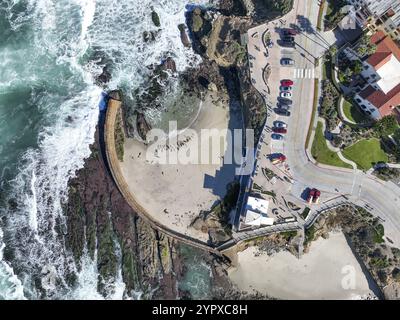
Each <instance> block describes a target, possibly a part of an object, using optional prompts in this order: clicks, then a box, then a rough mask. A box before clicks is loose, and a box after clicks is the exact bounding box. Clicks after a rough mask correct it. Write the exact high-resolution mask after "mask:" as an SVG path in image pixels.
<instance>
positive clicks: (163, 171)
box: [121, 93, 240, 241]
mask: <svg viewBox="0 0 400 320" xmlns="http://www.w3.org/2000/svg"><path fill="white" fill-rule="evenodd" d="M219 97H220V96H217V94H216V93H211V94H208V95H207V96H206V98H205V100H204V101H203V103H202V105H201V109H200V112H199V113H198V115H197V118H195V119H194V121H193V123H192V125H191V127H190V128H188V129H186V130H184V131H183V132H180V134H179V135H178V141H179V142H181V143H178V145H179V153H181V152H183V153H187V152H188V150H189V149H190V150H195V149H197V150H199V151H200V152H201V151H202V150H203V149H204V145H203V144H200V143H197V139H196V137H195V136H196V134H198V133H199V132H200V131H201V129H219V130H222V129H227V128H228V126H231V125H234V126H236V125H237V126H238V127H239V128H240V121H238V120H235V119H234V118H235V117H233V116H232V112H231V111H230V110H229V106H228V105H227V103H226V101H227V98H226V97H224V99H219ZM235 121H236V122H237V123H236V122H235ZM221 138H222V140H223V141H224V143H222V144H221V145H222V147H221V150H220V154H219V155H218V157H217V158H218V159H217V160H218V161H217V163H210V164H190V163H189V164H182V163H180V162H178V163H177V164H159V163H156V162H157V161H158V159H157V157H160V158H161V157H163V156H164V155H165V154H167V152H168V151H167V150H166V148H165V145H164V146H163V143H161V144H159V146H157V148H156V149H157V152H156V155H157V156H156V157H148V156H147V157H146V151H147V149H148V148H147V147H146V146H145V145H144V144H143V143H140V142H138V141H136V140H134V139H127V140H126V142H125V146H124V147H125V156H124V161H123V163H121V169H122V172H123V174H124V176H125V179H126V181H127V183H128V185H129V188H130V191H131V192H132V194H133V195H134V196H135V198H136V199H137V201H138V202H139V203H140V204H141V205H142V206H143V207H144V208H145V209H146V210H147V211H148V213H150V214H151V215H152V216H153V217H154V218H155V219H157V220H158V221H159V222H161V223H163V224H165V225H166V226H168V227H169V228H171V229H173V230H175V231H178V232H180V233H183V234H186V235H189V236H192V237H196V238H197V239H200V240H204V241H206V240H207V239H208V235H207V234H205V233H202V232H200V231H196V230H195V229H193V228H189V225H190V223H191V222H192V220H193V218H194V217H196V216H197V215H198V214H199V212H200V211H201V210H209V209H210V208H211V207H212V205H213V204H214V203H215V202H216V201H217V200H218V199H220V198H221V197H223V196H224V195H225V193H226V185H227V184H228V183H230V182H231V181H233V179H234V176H235V167H234V166H233V165H223V164H222V161H223V160H222V159H223V156H224V153H225V151H226V150H227V139H226V134H224V135H222V137H221ZM152 148H153V149H154V145H153V146H152ZM172 148H175V147H172ZM146 158H147V159H146Z"/></svg>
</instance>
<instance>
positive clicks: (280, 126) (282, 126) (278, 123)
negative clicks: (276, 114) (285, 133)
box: [274, 120, 287, 128]
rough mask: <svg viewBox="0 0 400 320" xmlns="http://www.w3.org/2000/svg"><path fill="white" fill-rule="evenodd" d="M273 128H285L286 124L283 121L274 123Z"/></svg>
mask: <svg viewBox="0 0 400 320" xmlns="http://www.w3.org/2000/svg"><path fill="white" fill-rule="evenodd" d="M274 127H275V128H287V124H286V123H285V122H283V121H279V120H277V121H274Z"/></svg>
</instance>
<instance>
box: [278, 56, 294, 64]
mask: <svg viewBox="0 0 400 320" xmlns="http://www.w3.org/2000/svg"><path fill="white" fill-rule="evenodd" d="M281 65H282V66H293V65H294V60H293V59H291V58H282V59H281Z"/></svg>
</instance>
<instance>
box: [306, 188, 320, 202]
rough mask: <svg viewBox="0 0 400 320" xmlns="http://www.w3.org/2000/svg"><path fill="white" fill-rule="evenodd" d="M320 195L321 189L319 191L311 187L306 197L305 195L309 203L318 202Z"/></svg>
mask: <svg viewBox="0 0 400 320" xmlns="http://www.w3.org/2000/svg"><path fill="white" fill-rule="evenodd" d="M320 196H321V191H319V190H318V189H315V188H314V189H311V190H310V192H309V193H308V197H307V202H308V203H309V204H311V203H315V204H316V203H318V201H319V197H320Z"/></svg>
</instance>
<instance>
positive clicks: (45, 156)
mask: <svg viewBox="0 0 400 320" xmlns="http://www.w3.org/2000/svg"><path fill="white" fill-rule="evenodd" d="M8 2H10V1H8ZM192 2H194V3H202V4H204V3H206V0H196V1H192ZM185 5H186V0H159V1H151V0H142V1H136V0H131V1H128V0H126V1H119V0H118V1H117V0H113V1H106V0H97V1H94V0H92V1H91V0H69V1H68V0H30V4H29V7H28V9H27V10H26V12H25V13H23V14H22V13H21V14H19V15H18V16H15V15H14V14H13V13H12V12H11V10H10V9H7V10H10V15H9V17H10V19H12V23H11V24H12V27H13V29H18V28H20V27H21V25H23V24H24V23H27V22H29V23H32V32H33V33H34V37H33V43H34V45H35V49H34V50H32V52H31V53H30V55H27V56H26V59H27V61H26V62H27V63H26V66H25V69H24V70H23V71H22V74H25V76H26V77H28V76H29V74H35V75H36V74H40V72H41V74H40V76H41V78H40V81H42V82H44V83H45V84H46V90H47V91H46V92H41V93H40V95H38V96H37V97H35V103H36V107H37V109H38V111H39V112H41V113H43V119H42V121H43V123H42V129H41V132H40V134H39V137H38V148H35V149H33V148H32V149H29V150H27V151H26V152H25V154H24V156H23V157H22V160H21V163H20V172H19V174H18V175H17V176H16V178H15V179H14V180H13V182H12V186H13V189H14V194H13V195H12V197H13V198H14V199H15V201H16V202H17V203H18V204H19V207H18V213H17V214H12V215H11V214H10V215H9V216H7V225H6V227H7V232H9V238H10V245H11V246H12V247H13V250H14V252H13V253H14V260H13V261H12V263H13V264H15V265H17V266H18V267H19V268H18V269H19V270H22V271H21V272H20V273H19V274H18V276H19V280H18V278H17V277H16V276H15V275H14V274H13V271H12V269H11V267H10V265H9V264H6V263H5V262H4V261H2V259H0V263H1V266H2V267H0V275H1V273H2V272H4V271H3V270H5V272H7V274H9V277H8V279H7V281H10V283H13V284H15V288H14V289H15V290H14V291H13V292H14V293H15V295H14V296H12V297H15V298H17V297H24V294H23V292H22V285H21V284H23V285H24V286H25V293H27V292H28V293H29V298H38V297H44V298H58V299H62V298H65V297H68V298H71V299H73V298H76V299H83V298H89V299H90V298H93V299H101V298H103V297H102V296H101V295H100V294H99V293H98V292H97V281H98V272H97V261H96V260H94V261H93V260H92V259H91V258H90V257H89V256H88V255H87V254H85V255H84V256H83V258H82V269H81V270H80V271H79V272H78V271H77V270H76V266H75V264H74V263H73V258H72V256H71V255H70V254H69V253H68V252H67V251H66V249H65V244H64V234H65V232H66V221H65V217H64V214H63V204H64V203H65V202H66V200H67V197H68V193H67V192H68V190H67V185H68V180H69V179H70V178H71V177H74V176H75V172H76V170H78V169H79V168H81V167H82V166H83V163H84V159H85V158H87V157H88V156H89V155H90V149H89V145H90V144H91V143H93V141H94V133H95V126H96V124H97V120H98V108H97V105H98V101H99V97H100V94H101V91H102V90H101V89H100V88H99V87H97V86H95V85H94V84H93V83H94V80H93V74H98V73H99V72H100V68H99V66H97V65H96V64H95V63H93V62H92V63H88V64H86V65H83V66H82V61H81V60H82V59H83V57H84V55H85V53H86V51H87V49H88V48H89V47H90V50H98V51H100V52H102V53H103V54H104V55H105V56H106V57H108V58H109V59H111V61H112V80H111V83H110V85H109V88H110V89H115V88H121V87H123V88H124V89H126V92H128V93H129V92H132V91H133V90H134V89H136V88H139V87H140V86H141V85H142V84H143V81H144V80H145V78H146V76H147V75H148V72H149V70H148V69H147V68H146V66H147V65H152V64H155V63H159V62H160V61H161V59H163V58H164V57H166V55H168V56H172V57H173V59H174V60H175V62H176V65H177V68H178V71H182V70H184V69H185V68H187V67H188V66H191V65H192V64H195V63H197V62H198V61H199V58H198V57H197V56H196V55H195V54H194V53H193V51H192V50H191V49H187V48H185V47H184V46H183V45H182V43H181V41H180V36H179V30H178V28H177V25H178V24H179V23H183V22H184V20H185V17H184V11H185ZM151 6H154V9H155V10H156V11H157V12H158V14H159V15H160V21H161V30H160V31H158V32H157V39H156V41H155V42H154V43H147V44H145V43H144V42H143V39H142V33H143V32H144V31H150V30H153V31H157V28H156V27H155V26H154V25H153V24H152V22H151V9H150V7H151ZM76 17H79V19H80V21H79V23H77V19H76ZM14 59H15V57H14ZM15 61H17V62H16V63H18V61H19V62H21V61H24V60H23V59H21V56H20V57H19V58H18V59H16V60H15ZM54 61H56V66H57V67H59V69H57V70H58V71H57V72H56V73H55V74H52V73H51V72H50V71H52V70H51V69H50V68H53V64H54ZM29 68H32V69H29ZM41 69H43V70H41ZM20 75H21V74H16V75H15V77H16V78H18V77H19V76H20ZM33 82H36V78H35V79H33ZM2 86H4V89H5V90H7V86H8V84H7V83H5V84H3V83H2ZM0 243H1V246H2V247H1V252H2V250H3V246H4V245H3V243H2V242H0ZM7 245H8V243H7ZM1 258H3V257H2V253H1ZM1 268H2V269H1ZM71 273H75V274H76V275H77V277H78V286H77V287H76V288H71V287H70V284H68V283H67V281H66V275H68V274H71ZM32 275H35V276H39V277H43V278H42V280H46V279H47V278H46V279H45V277H49V276H51V278H54V279H56V281H51V282H49V283H45V284H46V285H43V287H44V289H45V290H46V291H45V292H44V293H43V292H42V293H41V292H39V291H35V289H34V287H33V285H32V283H33V281H32ZM0 279H1V276H0ZM42 284H43V283H42ZM113 287H114V290H113V293H112V294H111V295H110V296H109V297H107V298H115V299H120V298H122V295H123V292H124V290H125V285H124V284H123V281H122V275H121V270H119V273H118V277H117V279H116V282H115V283H114V285H113ZM1 292H4V291H3V290H2V291H1ZM14 293H13V294H14ZM138 294H140V293H138Z"/></svg>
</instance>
